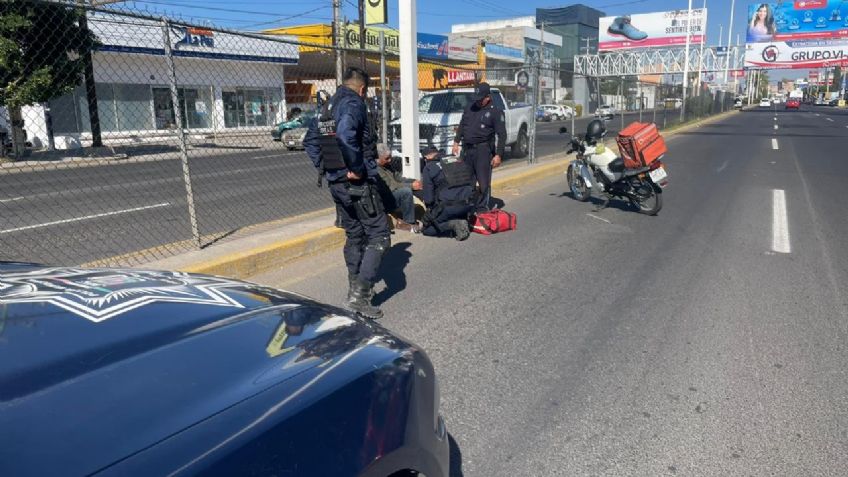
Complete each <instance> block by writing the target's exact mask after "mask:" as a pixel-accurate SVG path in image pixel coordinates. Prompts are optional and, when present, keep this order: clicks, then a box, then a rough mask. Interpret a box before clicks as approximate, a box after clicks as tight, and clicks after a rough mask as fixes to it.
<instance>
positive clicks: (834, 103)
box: [827, 99, 839, 106]
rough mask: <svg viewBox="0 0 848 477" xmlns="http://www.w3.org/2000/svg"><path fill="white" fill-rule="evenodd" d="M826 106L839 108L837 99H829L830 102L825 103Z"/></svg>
mask: <svg viewBox="0 0 848 477" xmlns="http://www.w3.org/2000/svg"><path fill="white" fill-rule="evenodd" d="M827 105H828V106H839V100H838V99H831V100H830V101H828V102H827Z"/></svg>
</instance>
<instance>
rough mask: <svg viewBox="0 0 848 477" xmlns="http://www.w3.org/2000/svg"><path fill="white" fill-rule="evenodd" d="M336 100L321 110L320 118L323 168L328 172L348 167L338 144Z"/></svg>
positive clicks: (319, 127) (319, 138) (319, 136)
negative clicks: (334, 117)
mask: <svg viewBox="0 0 848 477" xmlns="http://www.w3.org/2000/svg"><path fill="white" fill-rule="evenodd" d="M334 104H335V98H333V99H332V100H330V101H327V103H325V104H324V106H323V107H322V108H321V116H319V117H318V145H320V146H321V167H322V168H323V169H324V170H326V171H332V170H335V169H344V168H345V167H347V166H346V165H345V162H344V156H342V150H341V148H339V143H338V142H336V120H335V119H333V111H332V109H333V105H334Z"/></svg>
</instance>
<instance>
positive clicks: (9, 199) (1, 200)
mask: <svg viewBox="0 0 848 477" xmlns="http://www.w3.org/2000/svg"><path fill="white" fill-rule="evenodd" d="M846 127H848V126H846ZM23 199H26V197H23V196H21V197H9V198H8V199H0V204H5V203H6V202H16V201H19V200H23Z"/></svg>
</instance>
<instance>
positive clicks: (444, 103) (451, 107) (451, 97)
mask: <svg viewBox="0 0 848 477" xmlns="http://www.w3.org/2000/svg"><path fill="white" fill-rule="evenodd" d="M491 96H492V102H493V103H494V104H495V106H496V107H497V108H499V109H502V110H503V112H504V120H505V123H506V143H507V145H509V146H510V155H511V156H512V157H524V156H526V155H527V153H528V152H529V144H530V143H529V138H528V136H527V134H528V133H527V132H528V131H529V127H530V126H529V125H530V123H531V122H532V121H534V119H535V112H534V111H533V108H532V107H531V106H517V105H514V104H513V105H510V104H508V103H507V102H506V101H505V100H504V97H503V95H502V94H501V92H500V91H499V90H498V89H497V88H492V89H491ZM473 98H474V88H455V89H444V90H440V91H432V92H429V93H427V94H425V95H424V96H422V97H421V99H419V100H418V140H419V144H420V146H421V149H424V148H426V147H430V146H433V147H436V148H437V149H440V150H442V151H443V152H447V151H449V150H450V148H451V145H452V144H453V139H454V137H456V128H457V127H458V126H459V121H460V119H462V113H463V111H465V107H466V106H468V104H470V103H471V102H473V101H474V99H473ZM389 133H390V135H391V137H392V141H393V144H394V146H395V147H398V146H399V143H400V141H399V139H400V137H401V127H400V120H399V119H397V120H394V121H392V122H391V125H390V127H389Z"/></svg>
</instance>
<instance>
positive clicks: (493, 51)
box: [486, 43, 524, 63]
mask: <svg viewBox="0 0 848 477" xmlns="http://www.w3.org/2000/svg"><path fill="white" fill-rule="evenodd" d="M486 58H492V59H496V60H505V61H516V62H518V63H524V53H523V52H522V51H521V50H519V49H518V48H510V47H508V46H503V45H498V44H495V43H486Z"/></svg>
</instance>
